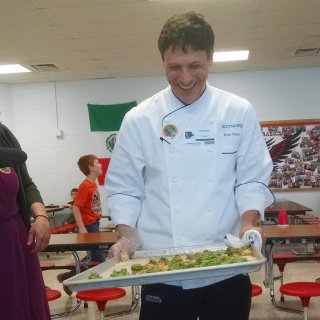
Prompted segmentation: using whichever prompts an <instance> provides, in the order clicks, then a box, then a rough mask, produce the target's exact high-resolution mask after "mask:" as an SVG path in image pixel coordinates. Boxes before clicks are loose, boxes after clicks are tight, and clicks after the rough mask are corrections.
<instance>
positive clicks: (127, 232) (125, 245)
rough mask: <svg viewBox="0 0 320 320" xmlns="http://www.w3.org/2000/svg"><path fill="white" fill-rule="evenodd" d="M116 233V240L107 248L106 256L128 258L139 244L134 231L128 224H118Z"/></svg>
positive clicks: (122, 259) (123, 259) (124, 259)
mask: <svg viewBox="0 0 320 320" xmlns="http://www.w3.org/2000/svg"><path fill="white" fill-rule="evenodd" d="M116 234H117V237H118V241H117V242H116V243H115V244H114V245H112V246H111V248H110V249H109V252H108V257H109V258H112V257H119V258H120V260H121V261H126V260H129V259H130V257H131V256H132V255H133V253H134V252H135V251H136V249H137V247H138V245H139V241H138V237H137V234H136V231H135V230H134V229H133V228H131V227H130V226H128V225H125V224H119V225H117V226H116Z"/></svg>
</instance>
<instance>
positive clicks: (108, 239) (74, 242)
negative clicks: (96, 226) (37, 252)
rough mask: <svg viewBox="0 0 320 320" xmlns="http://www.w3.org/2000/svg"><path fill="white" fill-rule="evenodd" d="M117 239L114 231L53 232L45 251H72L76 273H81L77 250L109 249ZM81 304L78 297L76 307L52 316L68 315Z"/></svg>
mask: <svg viewBox="0 0 320 320" xmlns="http://www.w3.org/2000/svg"><path fill="white" fill-rule="evenodd" d="M116 240H117V239H116V234H115V233H114V232H95V233H67V234H52V235H51V238H50V242H49V245H48V246H47V248H46V249H45V250H43V251H45V252H65V251H71V253H72V255H73V258H74V260H75V270H76V273H79V272H80V267H81V261H80V258H79V255H78V253H77V251H87V250H108V249H109V248H110V247H111V245H112V244H114V243H115V242H116ZM80 305H81V301H80V300H79V299H77V303H76V305H75V306H74V307H72V308H71V309H70V310H68V311H65V312H61V313H58V314H55V315H53V316H52V318H60V317H65V316H68V315H70V313H71V312H73V311H75V310H76V309H78V308H79V307H80Z"/></svg>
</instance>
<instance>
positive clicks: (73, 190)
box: [70, 188, 78, 193]
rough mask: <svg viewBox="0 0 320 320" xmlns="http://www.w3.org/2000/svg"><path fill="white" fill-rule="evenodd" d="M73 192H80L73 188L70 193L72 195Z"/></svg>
mask: <svg viewBox="0 0 320 320" xmlns="http://www.w3.org/2000/svg"><path fill="white" fill-rule="evenodd" d="M72 192H78V188H72V189H71V191H70V193H72Z"/></svg>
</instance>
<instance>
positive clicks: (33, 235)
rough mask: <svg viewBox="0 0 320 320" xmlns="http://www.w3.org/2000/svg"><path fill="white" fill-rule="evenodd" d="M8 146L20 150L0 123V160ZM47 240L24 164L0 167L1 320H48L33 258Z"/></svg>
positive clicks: (42, 210)
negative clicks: (3, 150) (31, 220)
mask: <svg viewBox="0 0 320 320" xmlns="http://www.w3.org/2000/svg"><path fill="white" fill-rule="evenodd" d="M8 147H9V148H17V149H19V150H21V148H20V145H19V143H18V141H17V139H16V138H15V137H14V135H13V134H12V132H11V131H10V130H9V129H8V128H7V127H5V126H4V125H3V124H1V123H0V157H1V148H8ZM0 162H1V158H0ZM31 214H32V216H33V217H34V219H35V220H34V223H32V225H31V224H30V218H31ZM49 239H50V229H49V221H48V217H47V214H46V210H45V207H44V205H43V202H42V199H41V196H40V193H39V191H38V189H37V187H36V185H35V184H34V183H33V182H32V179H31V178H30V176H29V174H28V171H27V168H26V165H25V163H21V164H17V165H15V166H8V167H4V168H0V318H1V319H6V320H9V319H10V320H49V319H51V317H50V312H49V307H48V302H47V297H46V292H45V286H44V282H43V278H42V273H41V268H40V264H39V259H38V255H37V252H40V251H41V250H43V249H45V248H46V246H47V245H48V243H49Z"/></svg>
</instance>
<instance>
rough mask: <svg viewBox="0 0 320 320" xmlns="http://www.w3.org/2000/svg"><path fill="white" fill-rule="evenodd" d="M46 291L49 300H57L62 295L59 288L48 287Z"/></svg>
mask: <svg viewBox="0 0 320 320" xmlns="http://www.w3.org/2000/svg"><path fill="white" fill-rule="evenodd" d="M46 293H47V300H48V301H52V300H56V299H59V298H60V297H61V292H60V291H59V290H52V289H50V288H46Z"/></svg>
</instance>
